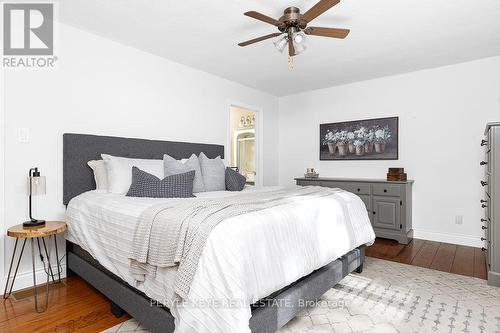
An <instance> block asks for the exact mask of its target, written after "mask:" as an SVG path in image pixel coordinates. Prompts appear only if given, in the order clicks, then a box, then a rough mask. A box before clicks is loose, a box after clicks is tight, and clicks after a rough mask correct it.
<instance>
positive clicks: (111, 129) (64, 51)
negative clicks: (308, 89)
mask: <svg viewBox="0 0 500 333" xmlns="http://www.w3.org/2000/svg"><path fill="white" fill-rule="evenodd" d="M58 41H59V52H58V57H59V61H58V63H57V69H55V70H46V71H36V72H34V71H19V70H18V71H11V72H7V73H6V77H5V83H6V84H5V89H6V91H5V93H6V105H5V107H6V109H5V111H6V113H5V121H6V126H5V127H6V133H5V156H6V163H5V172H6V174H7V175H8V176H7V177H6V181H5V188H6V193H8V196H7V197H6V199H5V206H6V211H5V216H6V223H5V227H6V228H7V227H10V226H12V225H15V224H18V223H21V222H22V221H23V220H26V219H27V196H26V177H27V173H28V169H29V168H30V167H35V166H37V167H39V168H40V170H41V172H42V173H43V174H44V175H46V176H47V191H48V193H47V195H46V196H43V197H37V198H36V202H37V206H38V208H37V209H36V217H40V218H46V219H63V218H64V206H63V204H62V190H63V188H62V134H63V133H65V132H75V133H90V134H102V135H112V136H125V137H138V138H152V139H160V140H174V141H189V142H203V143H215V144H224V145H225V144H226V143H227V136H228V131H229V129H228V120H229V116H228V115H229V109H228V101H238V102H241V103H247V104H251V105H255V106H256V107H259V108H260V109H262V113H263V137H264V139H263V140H264V150H263V152H262V155H263V167H264V175H263V176H264V179H263V180H264V184H267V185H272V184H275V183H277V181H278V161H277V157H278V152H277V149H278V142H277V140H278V134H277V131H276V128H277V127H278V99H277V98H276V97H274V96H271V95H269V94H266V93H263V92H259V91H257V90H254V89H250V88H247V87H244V86H242V85H239V84H236V83H232V82H230V81H227V80H225V79H221V78H218V77H216V76H213V75H210V74H207V73H204V72H201V71H198V70H194V69H191V68H189V67H185V66H182V65H179V64H177V63H173V62H170V61H168V60H165V59H163V58H160V57H157V56H154V55H151V54H148V53H145V52H142V51H139V50H137V49H134V48H130V47H127V46H123V45H121V44H118V43H115V42H113V41H110V40H108V39H104V38H101V37H98V36H96V35H93V34H89V33H86V32H83V31H81V30H78V29H75V28H73V27H69V26H66V25H63V24H60V25H59V38H58ZM20 127H26V128H29V129H30V133H31V142H30V143H27V144H26V143H18V142H17V135H18V132H17V131H18V128H20ZM226 150H227V149H226ZM13 243H14V241H13V240H12V239H8V240H7V242H6V244H7V245H6V249H5V250H6V251H5V252H3V251H2V255H4V256H5V258H7V259H8V260H6V262H5V266H6V267H7V268H8V266H7V265H8V264H9V262H8V261H9V260H10V256H11V253H12V248H13ZM25 257H26V259H27V260H25V261H24V262H23V263H22V266H21V268H20V273H19V274H20V276H19V277H20V280H19V283H18V284H17V287H25V286H28V285H30V284H31V283H32V282H31V281H32V280H31V276H30V274H31V273H30V266H29V265H30V260H28V259H29V258H30V256H29V252H28V253H25ZM5 274H7V272H6V271H5Z"/></svg>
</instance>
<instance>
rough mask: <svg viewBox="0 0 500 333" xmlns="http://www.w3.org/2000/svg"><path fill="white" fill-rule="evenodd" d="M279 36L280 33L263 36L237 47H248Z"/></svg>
mask: <svg viewBox="0 0 500 333" xmlns="http://www.w3.org/2000/svg"><path fill="white" fill-rule="evenodd" d="M279 35H281V33H279V32H276V33H274V34H269V35H265V36H262V37H257V38H254V39H250V40H247V41H246V42H242V43H239V44H238V45H239V46H247V45H250V44H253V43H257V42H262V41H263V40H266V39H269V38H273V37H278V36H279Z"/></svg>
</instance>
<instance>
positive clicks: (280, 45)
mask: <svg viewBox="0 0 500 333" xmlns="http://www.w3.org/2000/svg"><path fill="white" fill-rule="evenodd" d="M287 45H288V35H287V34H281V35H280V36H279V37H278V38H276V40H275V41H274V46H275V47H276V49H277V50H278V51H280V52H281V53H283V51H284V50H285V48H286V47H287Z"/></svg>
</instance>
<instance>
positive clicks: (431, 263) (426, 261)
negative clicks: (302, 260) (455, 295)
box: [0, 239, 486, 333]
mask: <svg viewBox="0 0 500 333" xmlns="http://www.w3.org/2000/svg"><path fill="white" fill-rule="evenodd" d="M366 254H367V255H368V256H370V257H376V258H381V259H386V260H392V261H397V262H400V263H404V264H410V265H417V266H422V267H427V268H432V269H437V270H440V271H445V272H451V273H456V274H462V275H467V276H474V277H478V278H482V279H484V278H485V277H486V267H485V259H484V255H483V253H482V252H481V250H480V249H477V248H473V247H467V246H459V245H452V244H446V243H438V242H431V241H423V240H419V239H415V240H414V241H412V242H411V243H410V244H408V245H406V246H405V245H401V244H398V243H397V242H395V241H390V240H386V239H377V241H376V242H375V244H374V245H373V246H371V247H369V248H367V251H366ZM66 283H67V287H66V288H64V287H63V288H58V289H55V290H53V291H51V293H50V297H49V309H48V311H47V312H45V313H42V314H37V313H35V311H34V308H33V298H32V297H29V298H26V299H23V300H20V301H14V300H10V299H8V300H5V301H4V302H3V305H2V309H0V332H6V333H7V332H15V333H24V332H86V333H87V332H88V333H93V332H101V331H102V330H104V329H106V328H110V327H112V326H114V325H116V324H118V323H120V322H123V321H125V320H127V319H129V318H128V317H127V316H123V317H122V318H120V319H117V318H115V317H114V316H113V315H112V314H111V312H110V304H109V301H108V300H107V299H106V298H105V297H104V296H102V295H101V294H100V293H99V292H98V291H97V290H95V289H94V288H92V287H91V286H89V285H88V284H87V283H85V282H84V281H83V280H82V279H80V278H78V277H71V278H69V279H67V281H66Z"/></svg>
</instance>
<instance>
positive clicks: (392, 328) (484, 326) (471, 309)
mask: <svg viewBox="0 0 500 333" xmlns="http://www.w3.org/2000/svg"><path fill="white" fill-rule="evenodd" d="M105 332H106V333H110V332H147V330H145V329H143V328H141V327H140V326H139V325H138V323H137V322H136V321H135V320H134V319H131V320H128V321H126V322H124V323H122V324H120V325H117V326H115V327H112V328H110V329H108V330H106V331H105ZM279 332H280V333H299V332H301V333H305V332H308V333H309V332H318V333H319V332H329V333H331V332H335V333H338V332H381V333H389V332H412V333H413V332H419V333H420V332H450V333H453V332H465V333H467V332H471V333H476V332H477V333H482V332H484V333H486V332H492V333H500V288H496V287H490V286H488V285H487V284H486V281H485V280H481V279H476V278H471V277H466V276H461V275H455V274H450V273H444V272H439V271H435V270H431V269H426V268H420V267H416V266H409V265H404V264H400V263H395V262H390V261H386V260H380V259H374V258H367V259H366V262H365V269H364V272H363V273H362V274H360V275H358V274H351V275H349V276H347V277H346V278H345V279H343V280H342V281H341V282H340V283H339V284H338V285H337V286H336V287H335V288H333V289H331V290H329V291H328V292H327V293H326V294H325V295H324V296H323V297H322V299H321V301H320V302H318V303H317V304H316V305H315V306H313V307H309V308H307V309H305V310H304V311H302V312H301V313H300V314H299V315H298V316H297V317H296V318H294V319H293V320H292V321H290V322H289V323H288V324H287V325H286V326H285V327H283V328H282V329H281V330H280V331H279Z"/></svg>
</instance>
